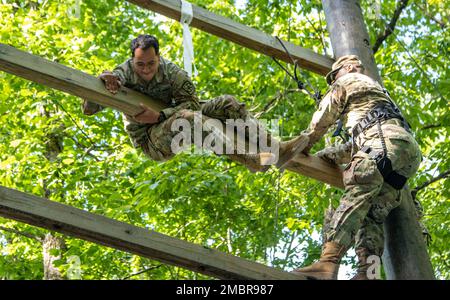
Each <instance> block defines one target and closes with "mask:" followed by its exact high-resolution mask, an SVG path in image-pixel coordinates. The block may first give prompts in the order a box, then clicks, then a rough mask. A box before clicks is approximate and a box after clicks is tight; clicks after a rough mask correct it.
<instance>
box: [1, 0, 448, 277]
mask: <svg viewBox="0 0 450 300" xmlns="http://www.w3.org/2000/svg"><path fill="white" fill-rule="evenodd" d="M363 2H364V3H362V5H363V11H364V14H365V17H366V23H367V25H368V29H369V33H370V35H371V43H372V44H375V42H376V41H381V42H380V43H379V46H378V49H376V61H377V63H378V67H379V69H380V71H381V74H382V78H383V80H384V84H385V86H386V87H387V88H388V90H390V91H391V95H392V96H393V98H394V100H395V101H397V103H398V104H399V106H400V107H401V109H402V110H403V112H404V114H405V116H406V117H407V119H408V120H409V122H410V123H411V125H412V127H413V128H414V129H415V131H416V137H417V139H418V141H419V143H420V146H421V149H422V151H423V153H424V156H425V161H424V163H423V164H422V166H421V168H420V170H419V173H418V175H417V176H416V177H415V178H414V179H413V180H412V181H411V182H410V185H411V186H412V187H413V188H414V187H416V188H417V196H416V197H417V199H419V200H420V201H421V202H422V204H423V206H424V215H425V216H424V222H425V224H426V225H427V226H428V228H429V230H430V233H431V235H432V237H433V241H432V242H431V244H430V248H429V250H430V254H431V258H432V263H433V266H434V268H435V271H436V275H437V276H438V277H439V278H447V279H448V278H450V265H448V261H449V255H450V248H449V247H448V244H449V239H450V236H449V233H448V232H449V225H450V219H449V218H448V215H449V213H450V201H449V199H450V192H449V190H450V189H449V188H450V181H449V180H448V175H449V170H450V161H449V160H448V157H449V155H450V143H449V138H450V137H449V126H450V114H449V109H448V96H449V89H448V86H449V68H448V57H449V40H450V39H449V29H448V23H449V19H448V18H449V14H448V11H449V4H448V3H446V2H444V1H431V0H428V1H414V2H411V3H409V2H408V1H389V0H386V1H378V0H374V1H363ZM77 3H78V4H79V6H78V5H77ZM192 3H195V4H196V5H200V6H203V7H205V8H206V9H208V10H210V11H213V12H216V13H219V14H221V15H224V16H227V17H230V18H232V19H234V20H236V21H239V22H242V23H244V24H247V25H249V26H252V27H255V28H257V29H260V30H263V31H265V32H267V33H269V34H272V35H278V36H280V37H282V38H284V39H286V40H290V41H291V42H293V43H296V44H298V45H301V46H303V47H305V48H311V49H313V50H314V51H316V52H319V53H322V54H328V55H331V49H330V46H329V42H328V38H327V32H326V28H325V26H326V24H325V21H324V16H323V12H322V11H321V4H320V1H260V0H259V1H256V0H249V1H236V3H235V1H226V0H220V1H212V0H201V1H192ZM396 12H397V13H396ZM0 14H1V18H0V25H1V26H0V42H2V43H6V44H10V45H12V46H15V47H17V48H19V49H22V50H26V51H28V52H31V53H33V54H36V55H39V56H42V57H45V58H47V59H51V60H55V61H58V62H59V63H62V64H64V65H67V66H70V67H73V68H76V69H80V70H82V71H84V72H87V73H90V74H95V75H96V74H99V73H101V72H102V71H103V70H105V69H112V68H113V67H114V66H115V65H117V64H119V63H121V62H122V61H124V60H125V59H127V58H128V57H129V42H130V40H131V38H133V37H134V36H136V35H137V34H140V33H151V34H154V35H156V36H157V37H158V38H159V40H160V43H161V53H162V55H163V56H164V57H167V58H168V59H170V60H172V61H174V62H176V63H178V64H179V65H182V61H181V59H182V51H183V50H182V46H181V45H182V31H181V26H180V25H179V23H178V22H175V21H172V20H169V19H166V18H164V17H162V16H159V15H155V14H153V13H151V12H148V11H144V10H142V9H140V8H138V7H136V6H134V5H131V4H129V3H128V2H126V1H119V0H116V1H112V0H109V1H106V0H101V1H98V0H97V1H92V0H83V1H76V0H73V1H64V3H61V2H60V1H44V0H42V1H35V2H31V1H9V0H6V1H5V0H3V1H2V2H1V4H0ZM395 15H398V16H399V17H398V18H397V20H394V19H393V17H394V16H395ZM389 28H390V29H391V30H389ZM192 32H193V35H194V49H195V56H196V67H197V69H198V70H199V75H198V76H197V77H195V78H194V81H195V82H196V84H197V90H198V92H199V95H200V97H201V98H202V99H208V98H212V97H215V96H218V95H221V94H233V95H236V96H237V97H238V98H239V99H240V100H241V101H243V102H245V103H247V105H248V107H251V108H252V109H253V111H254V112H255V113H257V114H258V115H260V118H264V119H268V120H269V119H279V126H280V129H281V132H280V133H281V136H282V137H283V138H288V137H290V136H293V135H296V134H298V133H299V132H300V131H301V130H303V129H304V128H305V127H306V126H307V124H308V122H309V121H310V118H311V114H312V112H313V111H314V109H315V104H314V101H313V100H312V99H310V98H308V97H307V96H306V95H305V94H303V93H301V92H292V91H291V90H292V89H294V88H295V83H294V82H292V81H291V80H290V79H289V78H287V77H286V75H285V74H284V72H283V71H281V70H280V69H279V68H278V66H277V65H276V64H275V63H274V62H273V61H272V60H271V58H269V57H265V56H263V55H260V54H257V53H256V52H253V51H251V50H248V49H243V48H241V47H240V46H238V45H235V44H233V43H231V42H227V41H224V40H221V39H218V38H216V37H214V36H211V35H208V34H205V33H203V32H201V31H199V30H196V29H193V30H192ZM304 73H305V74H306V75H307V76H308V78H309V80H310V81H311V83H313V84H315V85H316V86H318V87H320V88H321V89H322V90H323V91H325V89H326V84H325V81H324V79H323V78H322V77H319V76H316V75H314V74H311V73H308V72H304ZM0 100H1V101H0V122H1V127H0V132H1V134H0V141H1V143H0V184H1V185H4V186H7V187H12V188H16V189H18V190H21V191H25V192H29V193H33V194H36V195H39V196H45V197H48V198H50V199H51V200H54V201H60V202H63V203H66V204H69V205H73V206H75V207H78V208H82V209H85V210H89V211H91V212H94V213H99V214H103V215H106V216H108V217H112V218H115V219H118V220H121V221H125V222H128V223H131V224H134V225H137V226H142V227H146V228H150V229H154V230H156V231H159V232H162V233H166V234H168V235H171V236H174V237H178V238H180V239H184V240H188V241H191V242H195V243H198V244H203V245H207V246H209V247H214V248H217V249H220V250H221V251H225V252H229V253H232V254H234V255H238V256H241V257H246V258H249V259H252V260H255V261H260V262H262V263H265V264H268V265H273V266H275V267H280V268H285V269H287V270H289V269H291V268H293V267H294V266H295V267H296V266H298V265H299V264H308V263H310V262H311V260H314V259H315V258H317V256H318V254H319V250H320V241H319V236H320V231H321V224H322V222H323V212H324V210H325V209H326V208H327V207H328V206H329V205H330V204H331V205H335V204H336V203H337V201H338V199H339V197H340V194H341V192H340V191H339V190H336V189H334V188H330V187H328V186H325V185H323V184H321V183H319V182H317V181H314V180H311V179H308V178H306V177H302V176H299V175H297V174H293V173H286V174H279V173H278V172H277V171H275V170H273V171H271V172H269V173H268V174H264V175H261V174H251V173H249V172H248V171H247V170H246V169H245V168H243V167H241V166H239V165H236V164H234V163H231V162H229V161H227V160H226V159H224V158H220V157H216V156H214V155H209V154H201V155H192V154H181V155H178V156H177V157H176V158H175V159H173V160H171V161H169V162H166V163H163V164H161V163H156V162H152V161H149V160H148V159H146V158H145V157H144V156H143V155H142V153H141V152H140V151H136V150H135V149H133V148H132V146H131V144H130V142H129V140H128V137H127V136H126V134H125V132H124V131H123V128H122V123H121V118H120V114H119V113H118V112H116V111H112V110H109V109H108V110H106V111H104V112H102V113H101V114H98V115H96V116H94V117H87V116H84V115H82V114H81V112H80V102H81V100H80V99H79V98H76V97H73V96H70V95H67V94H64V93H60V92H57V91H54V90H52V89H49V88H46V87H43V86H40V85H37V84H34V83H31V82H28V81H25V80H22V79H20V78H18V77H15V76H12V75H9V74H6V73H0ZM328 142H329V143H331V142H334V140H332V139H328ZM324 144H325V143H324V142H322V143H321V144H319V145H317V146H316V147H315V149H314V150H317V149H320V147H323V146H324ZM439 176H440V177H442V178H441V179H439V180H437V181H433V179H434V178H439ZM430 182H431V183H430ZM429 183H430V184H429ZM46 233H47V232H46V231H44V230H41V229H38V228H35V227H31V226H28V225H24V224H21V223H17V222H14V221H10V220H7V219H2V218H0V243H1V245H2V247H1V251H2V255H1V256H0V277H1V278H9V279H19V278H23V279H40V278H43V277H44V268H43V266H42V264H43V256H44V255H43V247H42V242H43V239H44V236H45V235H46ZM57 236H58V235H57ZM63 238H64V242H65V247H59V248H60V249H59V250H58V249H56V248H55V249H53V250H50V252H51V253H52V255H54V256H56V257H58V256H59V257H60V259H58V260H56V262H55V263H54V264H55V265H56V266H57V267H58V268H59V270H60V271H61V274H62V276H65V277H69V278H79V277H81V278H84V279H116V278H143V279H145V278H153V279H166V278H167V279H169V278H173V279H188V278H206V277H205V276H203V275H199V274H195V273H192V272H189V271H186V270H183V269H180V268H176V267H171V266H166V265H161V264H160V263H159V262H155V261H151V260H148V259H143V258H140V257H137V256H134V255H130V254H127V253H124V252H120V251H117V250H113V249H109V248H105V247H102V246H99V245H96V244H92V243H88V242H84V241H81V240H77V239H72V238H68V237H63ZM346 262H347V263H348V264H352V263H353V259H352V258H350V257H349V258H348V259H347V260H346ZM141 271H144V272H142V273H141ZM136 273H140V274H137V275H134V274H136ZM130 276H131V277H130Z"/></svg>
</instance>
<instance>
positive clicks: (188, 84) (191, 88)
mask: <svg viewBox="0 0 450 300" xmlns="http://www.w3.org/2000/svg"><path fill="white" fill-rule="evenodd" d="M181 89H183V90H184V91H185V92H186V93H187V94H188V95H193V94H194V92H195V87H194V85H193V84H192V82H190V81H188V80H186V81H185V82H184V83H183V85H182V86H181Z"/></svg>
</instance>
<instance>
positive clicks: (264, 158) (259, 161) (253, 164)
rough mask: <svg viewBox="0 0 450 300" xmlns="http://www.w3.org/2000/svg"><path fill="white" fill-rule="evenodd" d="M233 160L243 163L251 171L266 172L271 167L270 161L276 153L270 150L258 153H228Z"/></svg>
mask: <svg viewBox="0 0 450 300" xmlns="http://www.w3.org/2000/svg"><path fill="white" fill-rule="evenodd" d="M227 156H228V157H229V158H230V159H231V160H233V161H236V162H238V163H240V164H243V165H244V166H245V167H247V169H249V170H250V171H251V172H253V173H256V172H266V171H267V170H268V169H269V168H270V162H271V161H273V160H274V157H275V155H273V154H272V153H268V152H263V153H258V154H228V155H227Z"/></svg>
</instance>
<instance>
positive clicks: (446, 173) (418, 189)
mask: <svg viewBox="0 0 450 300" xmlns="http://www.w3.org/2000/svg"><path fill="white" fill-rule="evenodd" d="M449 176H450V170H448V171H446V172H444V173H441V174H440V175H439V176H436V177H434V178H431V179H430V180H429V181H427V182H425V183H423V184H422V185H420V186H418V187H416V188H415V189H413V190H412V191H411V195H412V196H413V199H415V198H416V194H417V192H418V191H420V190H421V189H424V188H426V187H427V186H429V185H430V184H432V183H433V182H436V181H438V180H441V179H444V178H447V177H449Z"/></svg>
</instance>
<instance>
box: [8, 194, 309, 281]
mask: <svg viewBox="0 0 450 300" xmlns="http://www.w3.org/2000/svg"><path fill="white" fill-rule="evenodd" d="M0 216H3V217H6V218H10V219H14V220H17V221H20V222H24V223H27V224H30V225H34V226H39V227H42V228H46V229H49V230H52V231H57V232H61V233H63V234H67V235H70V236H73V237H76V238H80V239H83V240H87V241H90V242H94V243H98V244H101V245H104V246H107V247H111V248H115V249H119V250H123V251H126V252H130V253H134V254H137V255H140V256H143V257H147V258H151V259H155V260H158V261H161V262H164V263H167V264H171V265H176V266H181V267H184V268H186V269H189V270H192V271H195V272H198V273H202V274H206V275H209V276H213V277H216V278H219V279H258V280H260V279H267V280H278V279H290V280H301V279H306V278H304V277H302V276H299V275H294V274H292V273H289V272H285V271H282V270H279V269H275V268H270V267H268V266H265V265H262V264H259V263H256V262H252V261H249V260H247V259H244V258H240V257H236V256H232V255H230V254H226V253H222V252H219V251H217V250H214V249H210V248H208V247H205V246H200V245H196V244H193V243H189V242H185V241H183V240H179V239H176V238H172V237H170V236H167V235H164V234H161V233H158V232H155V231H150V230H147V229H144V228H140V227H137V226H133V225H130V224H127V223H123V222H119V221H116V220H113V219H110V218H106V217H104V216H101V215H97V214H93V213H90V212H87V211H84V210H81V209H78V208H75V207H71V206H68V205H64V204H61V203H58V202H54V201H50V200H47V199H44V198H41V197H37V196H33V195H29V194H26V193H23V192H20V191H17V190H14V189H10V188H6V187H2V186H0Z"/></svg>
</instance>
